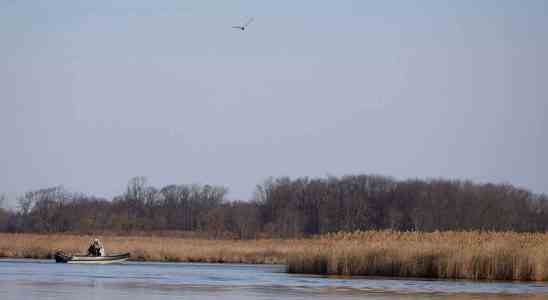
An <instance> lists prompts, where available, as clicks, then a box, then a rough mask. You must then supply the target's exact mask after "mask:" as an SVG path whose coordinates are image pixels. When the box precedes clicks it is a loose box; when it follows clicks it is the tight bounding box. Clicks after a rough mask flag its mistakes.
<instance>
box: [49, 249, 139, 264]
mask: <svg viewBox="0 0 548 300" xmlns="http://www.w3.org/2000/svg"><path fill="white" fill-rule="evenodd" d="M53 257H54V258H55V262H58V263H68V264H112V263H121V262H124V261H126V260H127V259H128V258H129V253H120V254H112V255H104V256H90V255H85V254H76V255H68V254H66V253H64V252H63V251H57V252H55V254H54V255H53Z"/></svg>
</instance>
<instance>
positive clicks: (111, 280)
mask: <svg viewBox="0 0 548 300" xmlns="http://www.w3.org/2000/svg"><path fill="white" fill-rule="evenodd" d="M31 298H40V299H78V300H85V299H132V300H140V299H173V298H177V299H219V298H222V299H386V300H395V299H526V298H528V299H548V284H547V283H518V282H472V281H445V280H420V279H414V280H409V279H392V278H372V277H367V278H342V277H325V276H308V275H289V274H286V273H285V268H284V267H283V266H269V265H228V264H227V265H220V264H187V263H134V262H129V263H126V264H123V265H67V264H56V263H54V262H53V261H35V260H0V299H6V300H7V299H31Z"/></svg>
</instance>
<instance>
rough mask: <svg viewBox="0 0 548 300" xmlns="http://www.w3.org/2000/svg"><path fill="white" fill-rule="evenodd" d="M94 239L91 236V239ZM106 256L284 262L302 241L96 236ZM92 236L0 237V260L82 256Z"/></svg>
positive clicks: (184, 260) (8, 235) (165, 259)
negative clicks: (127, 254) (61, 253)
mask: <svg viewBox="0 0 548 300" xmlns="http://www.w3.org/2000/svg"><path fill="white" fill-rule="evenodd" d="M94 237H95V236H94ZM97 237H98V238H99V239H100V240H101V241H102V242H103V244H104V245H105V249H106V252H107V254H108V253H121V252H130V254H131V258H130V260H137V261H166V262H167V261H169V262H225V263H252V264H282V263H285V261H286V257H287V254H288V252H289V251H291V250H293V249H301V248H302V247H304V245H305V242H304V240H271V239H261V240H249V241H241V240H208V239H200V238H176V237H150V236H129V237H121V236H111V235H107V236H100V235H99V236H97ZM91 239H92V236H83V235H69V234H48V235H42V234H0V257H10V258H36V259H50V258H52V257H53V253H55V251H58V250H62V251H64V252H66V253H73V254H76V253H80V254H81V253H86V250H87V247H88V246H89V242H90V240H91Z"/></svg>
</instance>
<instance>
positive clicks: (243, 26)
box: [232, 18, 254, 31]
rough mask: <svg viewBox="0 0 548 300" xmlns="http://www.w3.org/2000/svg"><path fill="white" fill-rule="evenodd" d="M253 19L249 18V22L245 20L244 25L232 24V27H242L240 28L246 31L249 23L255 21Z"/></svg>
mask: <svg viewBox="0 0 548 300" xmlns="http://www.w3.org/2000/svg"><path fill="white" fill-rule="evenodd" d="M253 20H254V19H253V18H249V20H247V22H245V23H244V24H243V25H241V26H232V28H234V29H240V30H242V31H244V30H245V29H246V28H247V26H248V25H249V24H251V22H253Z"/></svg>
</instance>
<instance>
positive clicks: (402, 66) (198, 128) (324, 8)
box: [0, 0, 548, 203]
mask: <svg viewBox="0 0 548 300" xmlns="http://www.w3.org/2000/svg"><path fill="white" fill-rule="evenodd" d="M249 17H253V18H254V22H253V23H251V24H250V25H249V27H248V28H247V30H245V31H241V30H235V29H232V28H231V26H233V25H238V24H241V23H244V22H245V21H246V20H247V19H248V18H249ZM0 20H1V21H0V22H1V23H0V25H1V26H0V41H1V44H0V193H5V194H7V195H8V196H9V199H12V201H13V199H14V198H15V196H16V195H20V194H22V193H24V192H25V191H28V190H33V189H39V188H45V187H51V186H58V185H63V186H64V187H65V188H67V189H68V190H70V191H75V192H82V193H87V194H93V195H97V196H101V197H109V198H110V197H112V196H115V195H118V194H121V193H122V192H123V191H124V189H125V186H126V184H127V182H128V180H129V179H130V178H131V177H134V176H146V177H147V178H148V181H149V183H150V184H152V185H154V186H157V187H161V186H164V185H167V184H193V183H198V184H215V185H223V186H226V187H228V189H229V194H228V198H230V199H250V198H251V197H252V195H253V191H254V189H255V186H256V185H257V184H260V183H261V182H263V181H264V180H265V179H267V178H268V177H270V176H273V177H280V176H290V177H292V178H295V177H300V176H310V177H325V176H342V175H346V174H381V175H387V176H393V177H395V178H397V179H406V178H440V177H442V178H450V179H470V180H474V181H477V182H496V183H511V184H514V185H516V186H519V187H523V188H526V189H530V190H531V191H533V192H535V193H547V192H548V158H547V153H548V133H547V131H548V130H547V129H548V120H547V119H548V118H547V114H548V84H547V83H548V82H547V78H548V58H547V54H546V53H548V2H547V1H543V0H540V1H536V0H530V1H489V0H485V1H471V0H465V1H441V0H432V1H429V0H424V1H348V0H338V1H319V0H310V1H286V0H278V1H257V0H254V1H251V0H249V1H245V0H242V1H203V0H200V1H181V0H178V1H169V0H166V1H136V0H118V1H80V0H70V1H68V0H66V1H47V0H44V1H39V0H37V1H20V0H0ZM13 203H14V201H13Z"/></svg>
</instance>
